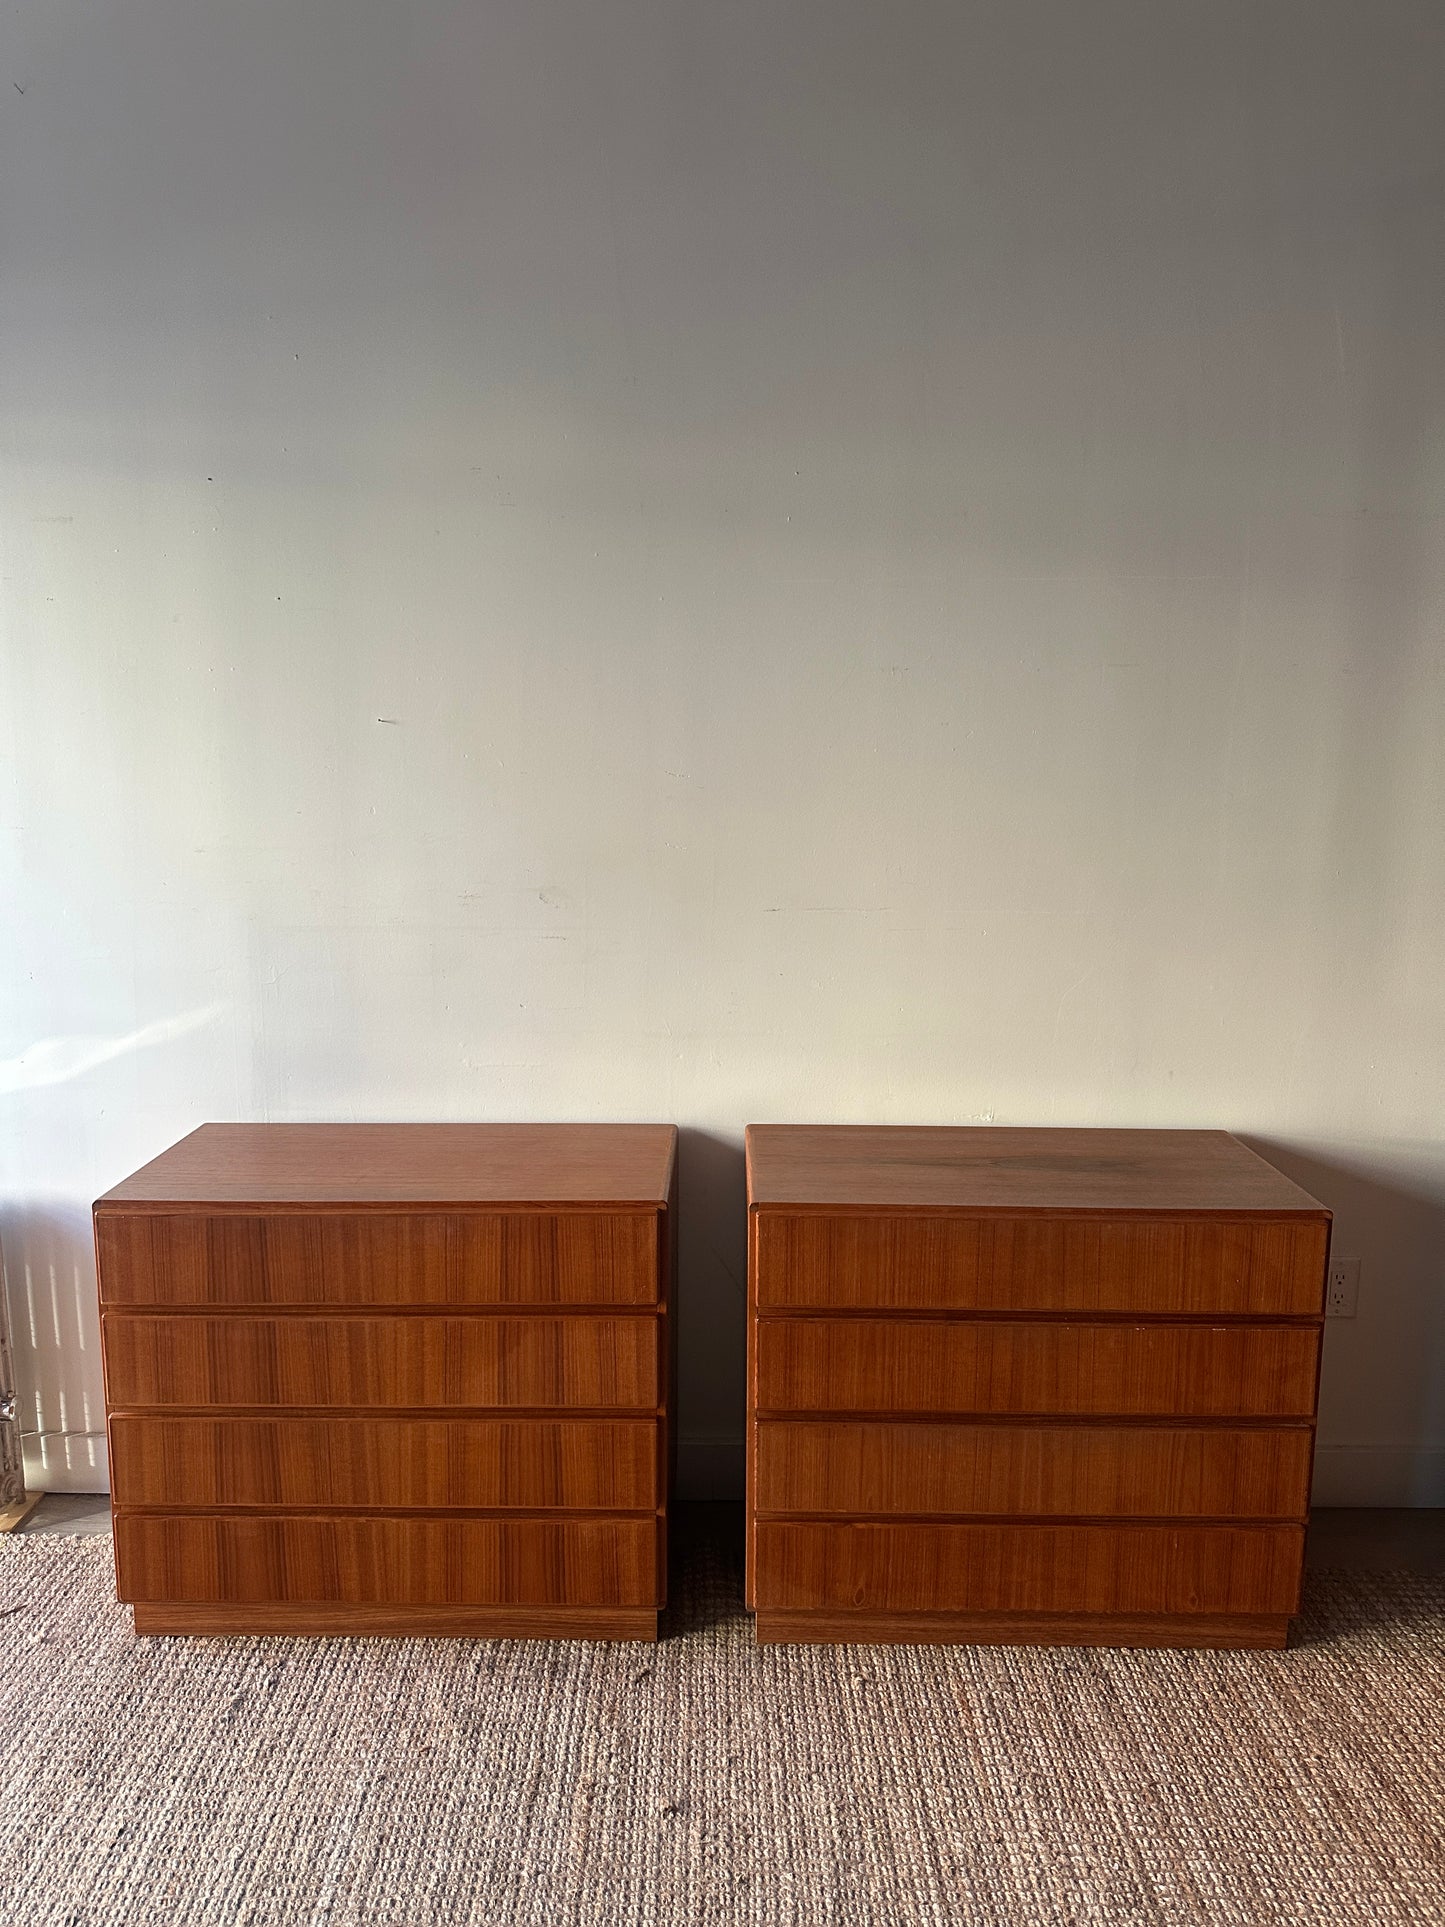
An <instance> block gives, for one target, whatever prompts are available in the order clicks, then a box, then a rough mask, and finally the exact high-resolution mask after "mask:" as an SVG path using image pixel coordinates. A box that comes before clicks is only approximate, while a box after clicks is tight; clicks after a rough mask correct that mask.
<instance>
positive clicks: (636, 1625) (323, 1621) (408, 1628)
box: [134, 1601, 658, 1641]
mask: <svg viewBox="0 0 1445 1927" xmlns="http://www.w3.org/2000/svg"><path fill="white" fill-rule="evenodd" d="M134 1613H135V1629H136V1631H137V1632H138V1633H149V1634H154V1633H161V1634H186V1635H189V1636H191V1637H197V1636H199V1637H202V1638H212V1639H214V1638H217V1637H223V1636H234V1635H236V1634H242V1635H245V1636H247V1637H250V1638H253V1639H255V1638H267V1637H276V1636H280V1637H282V1638H290V1637H294V1636H296V1635H298V1634H300V1635H303V1636H307V1637H310V1638H317V1637H326V1638H339V1639H352V1638H363V1639H608V1640H647V1641H655V1640H656V1638H657V1630H658V1628H657V1621H658V1616H657V1614H656V1613H655V1612H654V1611H653V1610H652V1609H651V1608H650V1607H637V1606H612V1607H604V1606H328V1605H322V1606H315V1605H301V1606H286V1605H279V1606H278V1605H269V1604H268V1605H264V1606H215V1605H205V1604H195V1603H193V1604H190V1605H182V1606H153V1605H147V1604H144V1603H142V1602H139V1601H138V1602H137V1603H136V1606H135V1608H134Z"/></svg>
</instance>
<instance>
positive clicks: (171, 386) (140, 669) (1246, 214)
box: [0, 0, 1445, 1504]
mask: <svg viewBox="0 0 1445 1927" xmlns="http://www.w3.org/2000/svg"><path fill="white" fill-rule="evenodd" d="M0 31H3V41H0V140H3V152H0V221H3V258H0V271H3V279H4V287H3V305H0V322H3V361H0V437H3V446H4V456H5V463H4V495H3V513H4V521H3V545H4V548H3V567H0V574H3V582H0V598H3V600H0V611H3V642H4V650H3V682H0V703H3V722H0V729H3V743H4V752H5V763H4V784H3V793H0V822H3V831H4V835H3V857H0V863H3V869H0V888H3V905H0V912H3V914H0V927H3V938H0V941H3V944H4V947H5V956H4V963H3V971H0V980H3V995H4V998H5V1000H6V1001H5V1010H4V1038H3V1040H0V1058H3V1059H4V1060H6V1061H5V1062H4V1063H3V1065H0V1150H3V1161H4V1168H3V1206H4V1217H3V1224H0V1230H3V1237H4V1248H5V1255H6V1261H7V1266H8V1273H9V1289H10V1293H11V1298H12V1303H13V1306H14V1313H15V1320H14V1322H15V1326H16V1336H17V1341H18V1350H19V1359H18V1367H19V1370H20V1373H21V1376H22V1384H23V1389H24V1392H25V1398H26V1415H27V1424H28V1425H29V1427H30V1429H31V1431H32V1433H34V1434H37V1435H39V1436H35V1437H32V1441H31V1444H32V1460H33V1464H32V1477H33V1478H35V1479H36V1480H38V1482H40V1483H48V1484H52V1485H63V1484H67V1483H69V1484H79V1485H85V1484H94V1483H96V1482H98V1481H99V1480H101V1479H103V1471H104V1467H103V1459H102V1458H101V1457H100V1456H99V1441H98V1440H96V1439H95V1438H94V1436H93V1435H94V1434H95V1433H96V1432H97V1430H98V1428H99V1427H100V1425H101V1423H102V1414H101V1401H100V1392H99V1379H98V1373H97V1369H96V1352H95V1319H94V1314H93V1310H92V1304H91V1294H92V1291H93V1280H92V1271H91V1260H90V1253H89V1245H88V1206H89V1201H90V1199H91V1198H92V1197H93V1196H94V1195H95V1193H96V1192H97V1191H99V1190H101V1189H103V1188H104V1187H106V1186H107V1185H108V1184H110V1183H111V1182H113V1181H114V1180H115V1179H117V1178H119V1177H120V1176H121V1175H122V1174H124V1173H125V1172H126V1171H127V1170H128V1169H130V1168H132V1167H133V1166H134V1165H136V1164H137V1163H139V1162H140V1161H141V1160H143V1159H145V1158H147V1157H149V1156H151V1155H152V1154H153V1153H154V1152H156V1151H157V1150H159V1149H160V1148H161V1147H162V1146H164V1145H165V1144H166V1143H168V1142H169V1141H170V1140H172V1139H173V1138H175V1137H177V1136H178V1135H180V1134H181V1133H182V1132H183V1131H185V1130H187V1129H189V1128H190V1126H191V1125H193V1124H194V1123H196V1122H198V1121H199V1120H201V1119H204V1118H306V1117H503V1118H505V1117H528V1118H547V1117H598V1118H653V1117H656V1118H670V1119H675V1120H677V1121H678V1122H679V1123H680V1124H682V1125H683V1126H684V1127H686V1129H687V1131H688V1136H687V1138H686V1140H685V1148H684V1154H683V1179H684V1186H685V1208H686V1213H687V1220H686V1230H685V1233H684V1240H683V1277H682V1330H683V1362H684V1371H683V1386H682V1395H683V1417H682V1426H683V1432H684V1466H685V1469H686V1472H687V1476H688V1478H689V1481H690V1483H691V1485H692V1487H693V1489H695V1490H700V1489H706V1488H711V1489H725V1488H726V1486H727V1485H728V1483H729V1481H730V1480H732V1479H733V1478H734V1476H735V1471H736V1466H737V1462H738V1450H737V1440H738V1438H739V1435H740V1424H741V1419H740V1410H741V1356H742V1347H743V1337H742V1326H743V1226H742V1178H741V1154H740V1140H741V1129H742V1126H743V1124H744V1122H745V1121H746V1120H748V1119H778V1118H804V1119H864V1118H874V1119H880V1120H884V1121H887V1120H898V1121H902V1120H914V1121H929V1120H938V1121H944V1120H967V1119H983V1118H992V1119H996V1120H998V1121H1000V1122H1045V1123H1046V1122H1052V1121H1058V1122H1082V1123H1093V1122H1099V1123H1104V1122H1111V1123H1141V1124H1143V1123H1149V1124H1174V1125H1227V1126H1229V1127H1232V1128H1234V1129H1236V1130H1239V1131H1240V1132H1242V1133H1244V1134H1245V1135H1247V1136H1248V1137H1249V1138H1250V1139H1251V1141H1253V1142H1254V1143H1256V1144H1257V1145H1259V1146H1260V1147H1262V1148H1264V1149H1266V1150H1267V1151H1269V1153H1270V1154H1271V1155H1273V1156H1276V1157H1277V1158H1278V1161H1279V1162H1280V1163H1281V1165H1283V1166H1284V1168H1285V1169H1287V1170H1290V1171H1291V1172H1293V1173H1295V1174H1296V1175H1300V1176H1302V1177H1304V1178H1305V1180H1306V1181H1307V1182H1310V1183H1313V1184H1314V1186H1315V1187H1316V1188H1317V1190H1318V1192H1319V1194H1320V1195H1321V1196H1322V1197H1324V1198H1325V1199H1326V1201H1328V1202H1330V1203H1333V1204H1334V1205H1335V1206H1336V1207H1337V1210H1338V1227H1337V1249H1339V1250H1341V1251H1343V1252H1347V1253H1357V1254H1358V1255H1359V1256H1360V1257H1361V1258H1362V1260H1363V1267H1364V1269H1363V1286H1362V1296H1361V1308H1360V1315H1359V1318H1358V1320H1357V1321H1356V1322H1355V1323H1354V1324H1353V1325H1345V1324H1342V1325H1339V1326H1337V1327H1335V1328H1333V1329H1332V1331H1331V1334H1330V1343H1329V1348H1328V1363H1327V1372H1326V1380H1325V1392H1324V1420H1323V1435H1322V1436H1323V1451H1322V1455H1321V1484H1320V1492H1321V1496H1323V1497H1326V1498H1329V1497H1335V1498H1340V1497H1344V1498H1349V1499H1354V1500H1359V1501H1370V1500H1378V1501H1411V1500H1414V1501H1421V1502H1427V1501H1433V1502H1434V1503H1436V1504H1439V1503H1442V1502H1445V1303H1442V1272H1445V1259H1442V1251H1445V1143H1442V1129H1441V1100H1442V1094H1445V1075H1442V1068H1441V1066H1442V1061H1445V1060H1442V1046H1445V1021H1442V1009H1445V1005H1442V996H1441V989H1440V975H1441V955H1442V947H1445V943H1442V940H1445V881H1442V869H1441V852H1442V839H1441V830H1442V820H1445V795H1442V788H1445V782H1442V760H1441V754H1440V746H1441V721H1442V716H1441V696H1442V686H1441V669H1442V656H1445V651H1442V641H1441V638H1442V615H1445V489H1442V484H1445V442H1442V433H1441V431H1442V424H1445V354H1442V314H1445V202H1442V182H1445V112H1442V107H1445V16H1442V14H1441V11H1440V8H1439V7H1438V5H1437V4H1435V0H1420V4H1418V5H1405V4H1396V3H1395V0H1388V3H1387V4H1377V3H1372V4H1365V0H1360V3H1359V4H1357V5H1348V6H1345V5H1335V4H1329V3H1328V0H1300V3H1299V4H1294V5H1288V4H1275V3H1273V0H1263V3H1261V0H1243V4H1233V5H1231V4H1225V3H1222V0H1211V3H1210V4H1209V5H1202V4H1201V5H1193V4H1188V5H1185V4H1169V3H1167V0H1166V4H1162V5H1161V4H1159V0H1126V3H1124V4H1108V3H1100V0H1085V3H1084V4H1080V3H1079V0H1061V3H1060V4H1057V5H1049V4H1033V3H1031V0H1000V3H998V4H988V5H980V4H976V3H975V0H969V4H967V5H951V4H943V0H939V4H937V5H908V4H902V5H888V6H878V5H873V4H864V0H811V3H810V4H791V5H790V4H778V3H777V0H756V3H755V4H754V3H750V4H746V5H734V4H729V3H728V0H718V4H713V5H706V6H703V5H694V6H678V5H675V4H665V3H664V0H657V3H656V4H630V3H623V4H618V3H616V0H608V4H604V5H597V4H589V3H588V0H562V4H549V3H548V0H506V3H505V4H504V3H502V0H485V3H484V0H410V4H408V5H406V6H395V7H367V6H364V5H363V6H357V5H355V4H354V0H306V4H304V5H297V4H295V0H246V4H244V5H233V6H216V5H212V6H199V7H198V6H196V5H195V4H193V0H99V3H97V0H20V4H18V5H16V6H12V7H10V8H8V9H7V11H6V18H5V24H4V27H3V30H0Z"/></svg>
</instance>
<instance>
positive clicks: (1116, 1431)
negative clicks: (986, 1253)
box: [754, 1419, 1313, 1520]
mask: <svg viewBox="0 0 1445 1927" xmlns="http://www.w3.org/2000/svg"><path fill="white" fill-rule="evenodd" d="M1312 1446H1313V1439H1312V1437H1311V1434H1310V1431H1309V1428H1308V1427H1306V1426H1295V1427H1288V1428H1286V1427H1280V1428H1275V1427H1270V1428H1265V1427H1252V1428H1238V1427H1227V1426H1187V1425H1168V1426H1128V1425H1056V1424H1033V1425H1031V1424H1024V1425H1004V1424H997V1423H994V1424H987V1425H954V1424H948V1423H931V1424H927V1425H915V1424H909V1423H907V1422H906V1421H904V1420H897V1419H885V1420H878V1421H875V1422H872V1423H859V1422H854V1421H845V1422H841V1423H840V1422H828V1421H822V1420H802V1421H791V1422H789V1421H785V1420H781V1419H763V1420H760V1421H759V1422H758V1433H757V1442H756V1463H755V1474H754V1476H755V1486H754V1503H755V1505H756V1507H757V1510H758V1512H759V1513H763V1514H766V1513H819V1514H830V1513H832V1514H838V1515H840V1516H844V1517H860V1518H861V1517H866V1516H868V1515H875V1516H876V1515H887V1514H896V1513H911V1514H929V1513H932V1514H950V1513H952V1514H962V1515H971V1516H980V1515H991V1514H992V1515H999V1516H1003V1517H1009V1516H1013V1515H1018V1516H1029V1517H1033V1518H1070V1517H1072V1518H1103V1519H1109V1518H1130V1517H1133V1518H1171V1517H1176V1518H1180V1519H1187V1518H1204V1519H1223V1518H1236V1519H1295V1520H1303V1518H1304V1517H1305V1514H1306V1512H1307V1511H1308V1508H1309V1481H1310V1459H1311V1453H1312Z"/></svg>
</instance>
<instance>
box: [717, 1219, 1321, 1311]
mask: <svg viewBox="0 0 1445 1927" xmlns="http://www.w3.org/2000/svg"><path fill="white" fill-rule="evenodd" d="M1328 1242H1329V1229H1328V1226H1327V1225H1326V1224H1324V1223H1321V1222H1316V1221H1314V1220H1309V1219H1304V1220H1264V1219H1228V1220H1222V1221H1221V1220H1217V1219H1163V1220H1149V1219H1137V1218H1135V1219H1122V1220H1120V1219H1107V1218H1102V1219H1101V1218H1072V1219H1071V1218H1041V1217H1037V1216H1035V1217H1026V1218H959V1217H906V1218H890V1217H876V1216H874V1217H831V1216H828V1215H825V1214H812V1213H801V1212H800V1213H797V1214H796V1215H793V1214H788V1213H785V1212H773V1211H761V1212H759V1213H758V1214H757V1223H756V1258H755V1263H756V1293H757V1304H758V1307H759V1309H760V1310H763V1311H769V1310H778V1311H800V1310H817V1311H832V1310H838V1311H846V1310H849V1309H852V1308H856V1309H860V1310H861V1309H868V1308H872V1309H880V1310H889V1311H989V1312H997V1311H1043V1312H1149V1313H1164V1314H1168V1313H1171V1312H1184V1313H1197V1314H1202V1315H1204V1316H1212V1315H1219V1316H1233V1315H1238V1316H1247V1315H1260V1314H1264V1315H1267V1314H1270V1313H1274V1314H1276V1315H1280V1316H1304V1317H1312V1318H1318V1317H1319V1316H1320V1315H1321V1313H1322V1311H1323V1307H1324V1277H1325V1255H1326V1249H1327V1246H1328Z"/></svg>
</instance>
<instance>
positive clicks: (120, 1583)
mask: <svg viewBox="0 0 1445 1927" xmlns="http://www.w3.org/2000/svg"><path fill="white" fill-rule="evenodd" d="M661 1549H662V1541H661V1534H660V1530H659V1526H658V1523H657V1521H656V1520H653V1519H468V1518H458V1517H455V1516H452V1517H444V1518H409V1519H396V1518H346V1517H340V1518H328V1517H322V1516H318V1515H315V1514H301V1515H292V1516H289V1517H286V1518H267V1517H264V1516H262V1517H254V1516H252V1517H247V1516H236V1515H228V1516H222V1517H216V1516H207V1515H205V1514H197V1515H192V1516H190V1517H185V1518H179V1517H170V1516H166V1515H164V1514H153V1513H152V1514H148V1513H134V1512H126V1511H123V1510H122V1511H119V1512H117V1513H116V1518H115V1562H116V1575H117V1590H118V1594H119V1597H120V1598H121V1599H123V1600H127V1601H130V1602H136V1601H146V1602H152V1603H165V1602H182V1601H186V1602H192V1603H197V1604H199V1603H203V1602H215V1603H223V1604H235V1605H243V1604H244V1605H263V1604H272V1605H280V1604H307V1603H309V1604H316V1603H326V1604H338V1605H342V1604H344V1605H357V1606H657V1605H660V1604H661V1603H662V1597H663V1589H662V1583H661V1580H662V1558H661Z"/></svg>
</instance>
